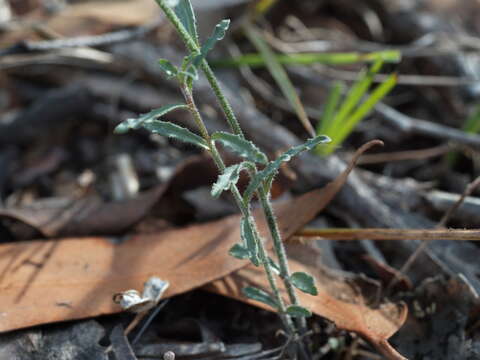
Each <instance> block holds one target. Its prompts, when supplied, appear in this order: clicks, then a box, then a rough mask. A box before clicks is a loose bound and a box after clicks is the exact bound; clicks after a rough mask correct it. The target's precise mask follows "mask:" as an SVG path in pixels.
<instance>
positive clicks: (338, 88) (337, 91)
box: [316, 81, 345, 135]
mask: <svg viewBox="0 0 480 360" xmlns="http://www.w3.org/2000/svg"><path fill="white" fill-rule="evenodd" d="M344 88H345V85H344V84H343V83H342V82H341V81H336V82H335V83H334V84H333V86H332V89H331V90H330V93H329V94H328V98H327V103H326V104H325V109H324V110H323V113H322V117H321V118H320V120H319V122H318V124H317V129H316V131H317V134H318V135H321V134H326V131H327V129H328V128H329V127H330V126H331V122H332V120H333V118H334V116H335V110H337V107H338V103H339V102H340V99H341V97H342V94H343V91H344Z"/></svg>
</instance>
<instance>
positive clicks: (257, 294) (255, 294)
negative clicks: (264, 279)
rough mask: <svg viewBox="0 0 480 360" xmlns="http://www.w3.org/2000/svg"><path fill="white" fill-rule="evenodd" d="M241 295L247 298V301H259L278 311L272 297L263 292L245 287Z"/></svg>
mask: <svg viewBox="0 0 480 360" xmlns="http://www.w3.org/2000/svg"><path fill="white" fill-rule="evenodd" d="M242 292H243V295H245V296H246V297H248V298H249V299H252V300H256V301H260V302H262V303H264V304H267V305H268V306H271V307H273V308H274V309H278V305H277V302H276V301H275V300H273V299H272V297H271V296H270V295H269V294H268V293H267V292H265V291H263V290H261V289H258V288H256V287H252V286H247V287H246V288H244V289H243V290H242Z"/></svg>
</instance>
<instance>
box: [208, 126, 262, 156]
mask: <svg viewBox="0 0 480 360" xmlns="http://www.w3.org/2000/svg"><path fill="white" fill-rule="evenodd" d="M212 140H214V141H219V142H221V143H222V145H224V146H226V147H227V148H228V149H229V150H231V151H232V152H234V153H235V154H237V155H239V156H241V157H243V158H245V159H247V160H250V161H253V162H256V163H260V164H266V163H267V162H268V158H267V155H265V154H264V153H263V152H262V151H261V150H260V149H259V148H257V147H256V146H255V145H254V144H253V143H252V142H251V141H248V140H245V139H244V138H242V137H240V136H238V135H235V134H230V133H226V132H222V131H218V132H215V133H213V134H212Z"/></svg>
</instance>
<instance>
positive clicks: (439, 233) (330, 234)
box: [290, 228, 480, 241]
mask: <svg viewBox="0 0 480 360" xmlns="http://www.w3.org/2000/svg"><path fill="white" fill-rule="evenodd" d="M292 239H300V240H303V239H306V240H323V239H330V240H361V239H371V240H409V239H416V240H425V241H429V240H459V241H467V240H469V241H480V230H457V229H438V230H431V229H380V228H379V229H375V228H371V229H303V230H300V231H298V232H297V233H296V234H295V235H294V237H293V238H292ZM290 241H291V240H290Z"/></svg>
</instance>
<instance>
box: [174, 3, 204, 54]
mask: <svg viewBox="0 0 480 360" xmlns="http://www.w3.org/2000/svg"><path fill="white" fill-rule="evenodd" d="M174 11H175V14H177V16H178V18H179V19H180V21H181V22H182V25H183V27H184V28H185V30H187V32H188V33H189V34H190V36H191V37H192V38H193V40H194V41H195V42H196V43H197V45H199V43H198V33H197V19H196V18H195V13H194V12H193V7H192V3H191V2H190V0H179V1H178V4H177V5H176V6H175V8H174Z"/></svg>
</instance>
